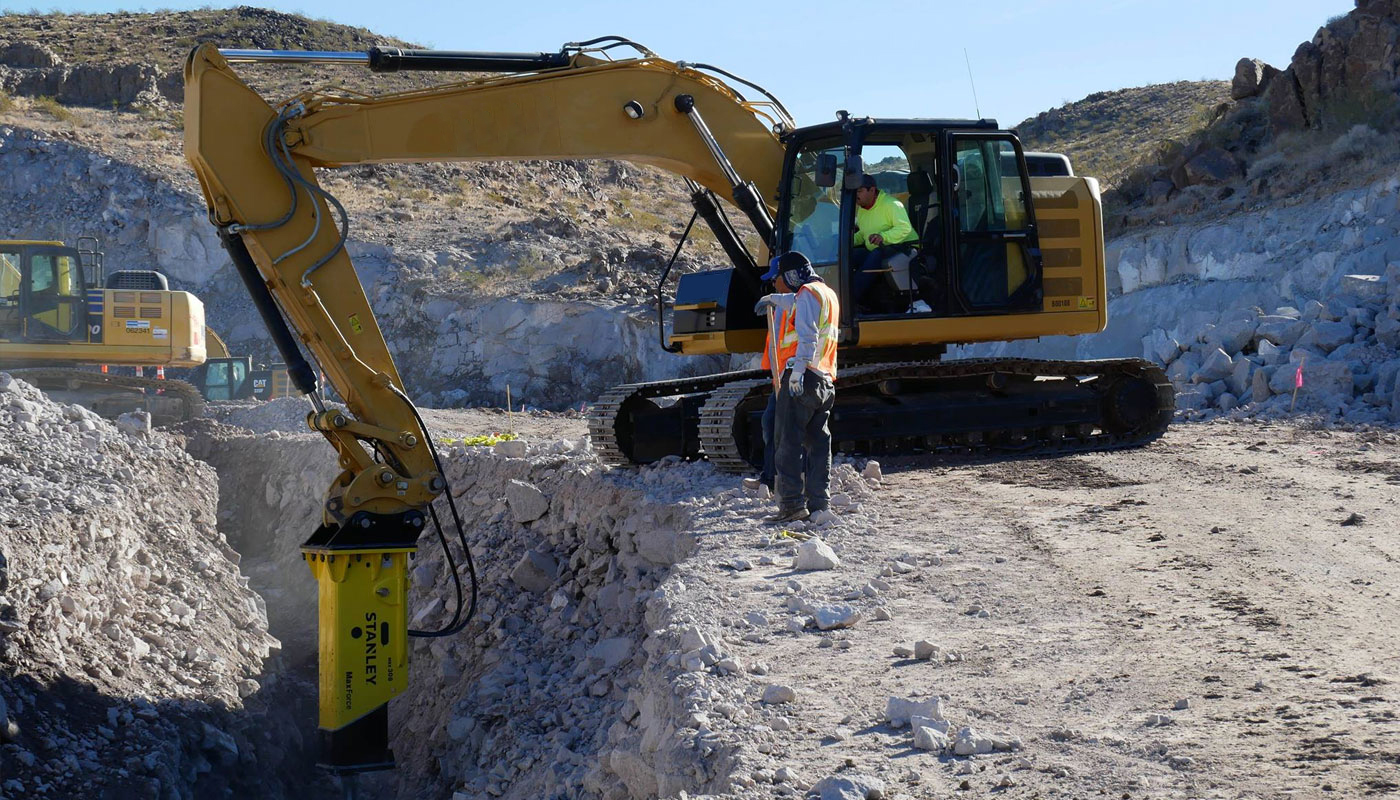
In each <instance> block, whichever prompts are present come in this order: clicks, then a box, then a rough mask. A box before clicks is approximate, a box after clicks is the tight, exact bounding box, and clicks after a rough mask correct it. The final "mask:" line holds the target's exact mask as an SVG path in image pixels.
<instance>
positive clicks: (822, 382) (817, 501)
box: [773, 370, 836, 513]
mask: <svg viewBox="0 0 1400 800" xmlns="http://www.w3.org/2000/svg"><path fill="white" fill-rule="evenodd" d="M789 372H790V370H789ZM802 388H803V391H802V394H800V395H797V396H793V395H792V394H791V393H790V392H789V391H788V372H784V373H783V380H782V383H781V384H780V385H779V387H778V405H777V415H776V417H775V418H774V425H773V434H774V441H775V442H776V446H775V447H774V453H773V460H774V467H775V468H776V473H777V474H776V477H777V486H776V494H777V495H778V511H779V513H782V512H787V511H795V510H797V509H799V508H801V507H802V506H803V505H804V503H805V505H806V507H807V510H808V511H811V512H812V513H816V512H818V511H821V510H822V509H824V508H826V507H827V505H828V504H829V503H830V501H831V490H830V488H829V484H830V482H831V429H830V428H828V427H827V422H828V421H829V420H830V419H831V407H832V405H833V404H834V403H835V401H836V387H834V386H833V385H832V383H831V379H830V378H828V377H826V376H825V375H822V374H820V373H818V372H813V371H812V370H807V374H806V375H805V376H804V377H803V379H802ZM804 457H805V458H804Z"/></svg>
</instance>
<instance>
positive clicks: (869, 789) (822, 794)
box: [807, 775, 885, 800]
mask: <svg viewBox="0 0 1400 800" xmlns="http://www.w3.org/2000/svg"><path fill="white" fill-rule="evenodd" d="M884 796H885V782H884V781H883V780H881V779H879V778H873V777H870V776H869V775H839V776H838V775H829V776H827V777H825V778H822V779H821V780H819V781H817V782H816V784H815V785H813V786H812V788H811V789H810V790H809V791H808V792H807V797H809V798H815V800H880V798H882V797H884Z"/></svg>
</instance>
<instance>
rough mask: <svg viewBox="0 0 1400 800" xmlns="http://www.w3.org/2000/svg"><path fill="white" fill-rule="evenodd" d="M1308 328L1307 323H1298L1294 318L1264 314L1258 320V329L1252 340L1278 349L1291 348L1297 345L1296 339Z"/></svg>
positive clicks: (1295, 317)
mask: <svg viewBox="0 0 1400 800" xmlns="http://www.w3.org/2000/svg"><path fill="white" fill-rule="evenodd" d="M1307 328H1308V325H1307V323H1305V322H1300V321H1298V318H1297V316H1296V312H1295V316H1291V317H1288V316H1283V315H1281V314H1266V315H1265V316H1262V317H1260V318H1259V327H1257V328H1255V330H1254V338H1255V339H1257V340H1263V341H1267V342H1272V343H1273V344H1276V345H1279V346H1280V347H1292V346H1293V345H1295V344H1297V343H1298V337H1300V336H1302V335H1303V332H1304V331H1306V330H1307Z"/></svg>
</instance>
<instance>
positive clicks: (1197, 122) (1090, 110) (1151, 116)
mask: <svg viewBox="0 0 1400 800" xmlns="http://www.w3.org/2000/svg"><path fill="white" fill-rule="evenodd" d="M1229 99H1230V84H1229V82H1227V81H1178V82H1176V83H1162V84H1156V85H1153V86H1143V87H1139V88H1135V89H1121V90H1118V91H1113V92H1098V93H1095V94H1091V95H1089V96H1088V97H1085V98H1084V99H1083V100H1079V101H1077V102H1073V103H1066V104H1065V105H1062V106H1060V107H1059V108H1055V109H1051V110H1050V111H1047V112H1045V113H1043V114H1040V115H1038V116H1036V117H1032V118H1031V119H1028V120H1026V121H1025V122H1022V123H1021V124H1020V125H1018V126H1017V128H1016V130H1017V133H1018V134H1019V135H1020V137H1021V141H1022V142H1023V143H1024V144H1025V146H1026V148H1027V149H1031V150H1049V151H1052V152H1057V153H1064V154H1065V155H1068V156H1069V158H1070V162H1071V163H1073V164H1074V171H1075V173H1076V174H1079V175H1089V176H1093V177H1096V178H1098V179H1099V180H1100V182H1101V183H1103V184H1104V185H1105V186H1107V187H1111V186H1116V185H1117V184H1118V183H1119V182H1120V181H1122V180H1123V179H1124V178H1125V177H1126V176H1127V175H1128V173H1129V172H1131V171H1132V169H1133V168H1134V167H1135V166H1137V165H1139V164H1140V163H1143V162H1145V161H1152V160H1155V158H1156V155H1157V152H1158V150H1159V149H1160V148H1161V147H1162V146H1163V143H1164V142H1182V141H1185V140H1187V139H1189V138H1190V137H1191V136H1193V135H1195V134H1196V133H1198V132H1199V131H1201V130H1202V129H1204V128H1205V127H1206V125H1207V124H1208V123H1209V122H1210V120H1211V119H1212V117H1213V115H1214V111H1215V108H1216V106H1218V105H1219V104H1221V103H1224V102H1228V101H1229Z"/></svg>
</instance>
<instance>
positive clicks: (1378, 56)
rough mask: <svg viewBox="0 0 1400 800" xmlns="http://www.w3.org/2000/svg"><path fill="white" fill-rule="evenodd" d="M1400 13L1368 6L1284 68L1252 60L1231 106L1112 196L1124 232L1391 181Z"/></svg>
mask: <svg viewBox="0 0 1400 800" xmlns="http://www.w3.org/2000/svg"><path fill="white" fill-rule="evenodd" d="M1397 44H1400V3H1397V2H1396V1H1395V0H1357V5H1356V9H1355V10H1353V11H1352V12H1351V13H1349V14H1344V15H1341V16H1338V17H1335V18H1333V19H1331V20H1328V21H1327V23H1326V24H1325V25H1324V26H1323V27H1321V28H1319V29H1318V31H1317V34H1316V35H1315V36H1314V37H1313V38H1312V39H1311V40H1310V41H1307V42H1303V43H1302V44H1300V45H1299V46H1298V49H1297V50H1296V51H1295V52H1294V54H1293V59H1292V61H1291V62H1290V63H1289V64H1287V65H1285V66H1284V67H1283V68H1281V69H1280V68H1278V67H1275V66H1272V65H1269V64H1265V63H1263V62H1261V61H1258V60H1257V59H1252V58H1248V57H1246V58H1242V59H1240V61H1239V63H1238V64H1237V65H1236V68H1235V75H1234V77H1233V80H1232V81H1231V84H1230V98H1231V101H1232V102H1230V103H1227V104H1224V105H1222V106H1220V107H1219V108H1218V109H1217V110H1216V112H1215V113H1214V114H1213V115H1212V118H1211V119H1210V120H1209V124H1208V125H1207V126H1205V127H1204V128H1203V129H1202V130H1200V131H1199V132H1197V133H1196V134H1195V135H1194V136H1192V137H1190V138H1189V139H1187V140H1185V141H1180V142H1173V143H1171V144H1169V145H1167V146H1164V147H1162V148H1159V150H1158V152H1157V153H1156V158H1155V159H1154V160H1152V161H1151V162H1149V163H1146V164H1143V165H1141V166H1138V167H1137V168H1136V169H1134V170H1133V171H1132V172H1131V173H1130V174H1129V175H1128V176H1127V177H1126V178H1125V179H1124V180H1122V181H1121V182H1120V183H1119V184H1118V187H1117V188H1118V192H1117V193H1115V194H1114V195H1111V196H1110V197H1108V198H1106V204H1107V205H1109V206H1110V207H1111V211H1112V212H1113V214H1112V216H1111V217H1110V219H1109V223H1110V225H1111V226H1113V227H1114V228H1115V229H1116V228H1117V227H1118V226H1127V227H1131V226H1135V225H1143V224H1156V223H1157V222H1159V221H1162V220H1172V219H1180V218H1181V217H1182V216H1183V215H1190V214H1195V213H1199V212H1204V213H1207V214H1210V215H1213V216H1215V217H1219V216H1221V215H1222V214H1228V213H1233V212H1235V211H1239V210H1243V209H1246V208H1254V207H1260V206H1262V205H1266V204H1289V203H1297V202H1308V201H1311V200H1315V199H1318V198H1320V197H1323V196H1325V195H1326V194H1328V193H1331V192H1334V191H1336V190H1338V189H1342V188H1354V187H1358V186H1364V185H1366V184H1367V183H1369V182H1371V181H1374V180H1376V179H1378V178H1379V177H1381V176H1382V175H1383V174H1384V173H1385V172H1386V171H1387V170H1388V169H1389V167H1390V166H1391V165H1393V164H1394V162H1395V158H1396V156H1397V155H1400V144H1397V141H1396V139H1395V136H1394V132H1395V130H1396V129H1397V126H1400V48H1397Z"/></svg>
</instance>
